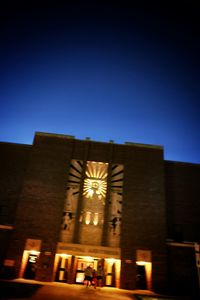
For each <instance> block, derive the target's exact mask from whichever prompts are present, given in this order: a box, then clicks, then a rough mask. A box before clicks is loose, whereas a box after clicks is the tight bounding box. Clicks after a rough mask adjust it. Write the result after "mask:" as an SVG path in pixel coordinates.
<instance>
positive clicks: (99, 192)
mask: <svg viewBox="0 0 200 300" xmlns="http://www.w3.org/2000/svg"><path fill="white" fill-rule="evenodd" d="M0 146H1V147H0V148H1V151H4V158H5V155H6V156H7V160H9V159H10V157H11V156H12V160H13V165H14V166H16V167H14V171H13V170H12V168H10V166H9V164H5V163H4V173H3V174H4V176H3V175H1V179H0V180H1V188H2V191H3V190H4V186H5V182H6V180H5V178H10V179H9V181H8V182H9V183H10V182H12V184H11V186H14V184H13V182H14V180H15V178H16V177H17V175H18V174H19V177H18V179H17V180H18V181H17V182H18V183H16V187H15V192H13V195H14V196H13V197H15V201H12V199H11V198H12V197H10V199H9V205H10V207H12V209H11V210H10V212H11V211H12V213H9V214H8V215H10V214H11V217H10V216H8V219H9V218H11V219H10V220H12V222H11V224H8V225H9V226H10V227H9V228H5V224H4V223H5V222H2V223H1V224H0V229H1V232H0V233H1V235H0V238H1V240H5V239H6V240H7V241H9V239H10V243H7V246H6V247H5V248H4V250H3V251H1V268H2V274H4V275H3V276H4V277H6V276H7V277H9V276H10V277H24V278H29V279H37V280H42V281H52V280H55V281H61V282H68V283H77V284H80V283H83V278H84V269H85V267H86V266H87V265H88V264H90V265H91V266H92V267H93V268H95V269H96V268H97V267H98V265H101V266H103V267H104V271H105V278H104V284H105V285H107V286H116V287H121V288H125V289H149V290H153V291H155V292H164V291H166V290H167V289H170V287H173V285H174V284H175V282H177V281H176V280H169V278H171V277H170V276H171V272H175V273H176V272H177V270H179V271H178V272H180V273H179V276H177V278H178V280H179V282H181V278H182V277H184V273H185V272H186V271H187V270H188V268H190V269H191V270H192V269H195V268H196V266H195V264H194V256H193V258H191V257H192V256H191V255H193V254H194V252H193V254H192V250H194V243H198V242H199V231H198V229H197V228H199V218H198V216H199V197H198V195H199V185H198V182H199V176H200V167H199V165H192V164H189V165H188V164H183V163H182V164H177V163H175V162H166V161H164V158H163V148H162V147H161V146H156V145H143V144H135V143H125V144H124V145H117V144H114V143H113V142H109V143H101V142H94V141H91V140H90V139H88V138H87V139H86V140H84V141H83V140H76V139H75V138H74V137H73V136H65V135H56V134H48V133H36V134H35V137H34V141H33V145H32V146H24V147H22V146H21V145H19V146H17V148H20V147H21V149H24V150H23V151H24V154H25V153H26V155H24V158H23V159H22V155H21V156H20V157H21V160H19V159H18V156H17V153H18V152H17V150H16V146H15V144H13V145H12V144H8V143H1V145H0ZM7 148H9V149H11V150H10V152H9V151H8V152H5V149H7ZM25 149H26V150H25ZM23 151H22V150H21V153H23ZM6 153H7V154H6ZM12 154H14V155H12ZM1 158H3V156H1ZM2 160H3V159H2ZM12 171H13V173H12ZM18 186H19V187H20V189H19V188H18ZM6 189H7V191H9V184H7V188H6ZM7 194H8V192H7ZM4 196H5V192H2V196H1V203H3V201H4ZM16 203H17V205H16ZM183 229H184V231H183ZM6 230H7V231H9V233H10V234H8V232H7V231H6ZM181 237H182V238H181ZM183 237H184V238H183ZM177 238H178V240H177ZM174 242H178V243H180V245H181V246H183V247H182V249H185V248H184V247H185V246H186V244H187V242H190V246H191V249H192V250H191V251H190V253H189V252H188V255H189V256H190V258H191V260H192V259H193V263H191V264H188V265H187V266H186V264H180V262H179V261H178V257H177V255H176V252H175V251H174V249H175V248H174V244H173V243H174ZM180 245H179V246H180ZM175 257H176V259H177V263H175ZM178 265H179V266H181V267H178ZM196 271H197V270H194V274H195V275H194V278H196V273H195V272H196ZM181 272H182V273H183V276H182V275H181ZM195 280H196V279H195ZM183 281H184V278H183ZM177 286H178V285H177ZM172 290H173V289H172Z"/></svg>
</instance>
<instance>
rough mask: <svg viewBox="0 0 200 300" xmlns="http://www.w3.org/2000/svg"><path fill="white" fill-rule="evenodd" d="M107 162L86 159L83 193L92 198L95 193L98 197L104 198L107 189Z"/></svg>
mask: <svg viewBox="0 0 200 300" xmlns="http://www.w3.org/2000/svg"><path fill="white" fill-rule="evenodd" d="M107 168H108V164H107V163H101V162H94V161H92V162H91V161H88V162H87V170H86V173H85V174H86V176H87V178H86V179H85V181H84V186H83V195H84V196H86V198H93V197H94V195H97V197H98V198H99V199H102V198H105V196H106V190H107V181H106V179H107V176H108V173H107Z"/></svg>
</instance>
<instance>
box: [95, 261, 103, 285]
mask: <svg viewBox="0 0 200 300" xmlns="http://www.w3.org/2000/svg"><path fill="white" fill-rule="evenodd" d="M96 275H97V286H99V287H103V277H104V270H103V267H102V266H101V265H98V267H97V272H96Z"/></svg>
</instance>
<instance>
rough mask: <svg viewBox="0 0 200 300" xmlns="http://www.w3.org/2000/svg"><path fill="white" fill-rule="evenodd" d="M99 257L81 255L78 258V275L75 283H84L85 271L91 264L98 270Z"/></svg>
mask: <svg viewBox="0 0 200 300" xmlns="http://www.w3.org/2000/svg"><path fill="white" fill-rule="evenodd" d="M98 261H99V258H94V257H88V256H81V257H78V258H77V268H76V277H75V283H79V284H81V283H83V282H84V277H85V275H84V271H85V269H86V268H87V266H88V265H90V266H91V268H92V269H95V270H97V265H98Z"/></svg>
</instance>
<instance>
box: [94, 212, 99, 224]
mask: <svg viewBox="0 0 200 300" xmlns="http://www.w3.org/2000/svg"><path fill="white" fill-rule="evenodd" d="M98 222H99V214H98V213H94V218H93V224H94V225H95V226H96V225H97V224H98Z"/></svg>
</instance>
